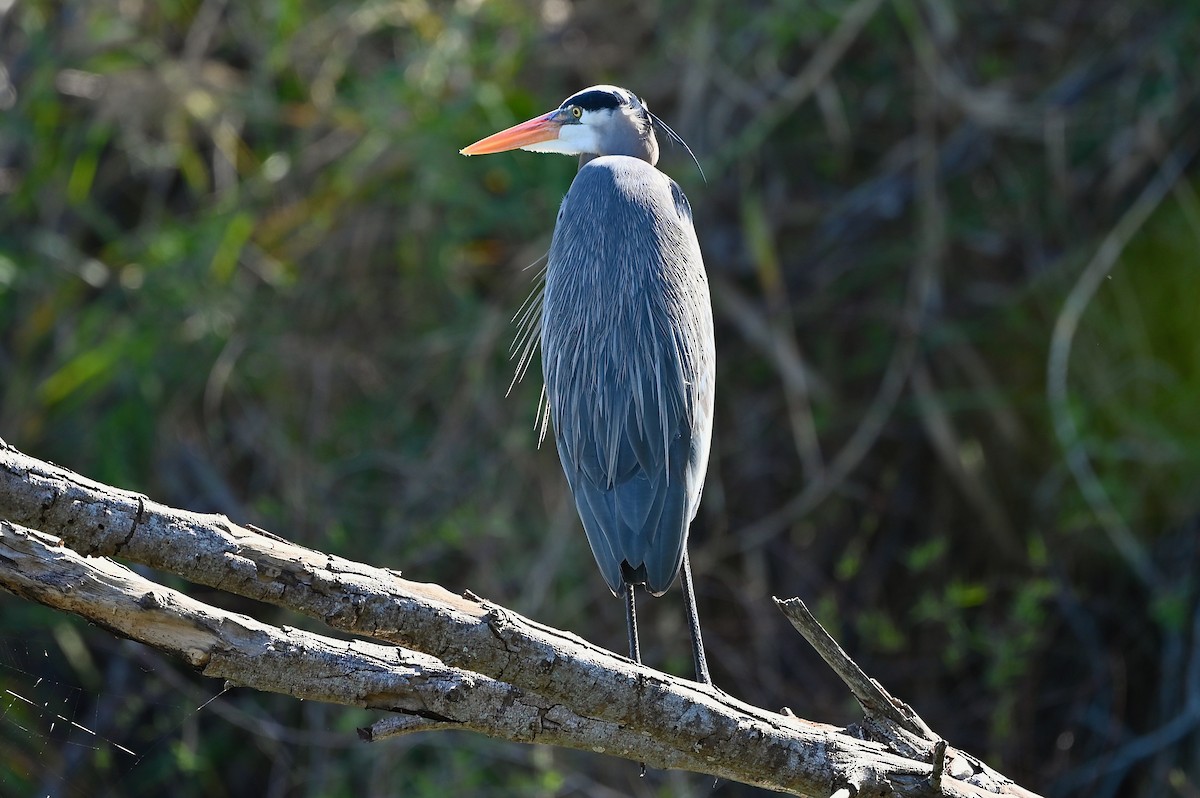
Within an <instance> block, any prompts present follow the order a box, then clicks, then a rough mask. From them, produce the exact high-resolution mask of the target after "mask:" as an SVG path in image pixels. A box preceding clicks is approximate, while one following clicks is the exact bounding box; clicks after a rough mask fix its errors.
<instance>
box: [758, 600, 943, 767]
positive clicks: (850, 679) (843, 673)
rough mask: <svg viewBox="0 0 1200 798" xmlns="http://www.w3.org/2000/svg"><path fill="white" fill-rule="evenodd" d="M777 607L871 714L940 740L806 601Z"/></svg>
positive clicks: (933, 740)
mask: <svg viewBox="0 0 1200 798" xmlns="http://www.w3.org/2000/svg"><path fill="white" fill-rule="evenodd" d="M775 604H776V606H778V607H779V609H780V610H781V611H782V612H783V614H784V615H785V616H787V619H788V620H789V621H791V623H792V626H794V627H796V631H798V632H800V634H802V635H803V636H804V639H805V640H807V641H808V643H809V645H811V646H812V647H813V648H814V649H816V651H817V653H818V654H820V655H821V659H823V660H825V664H826V665H828V666H829V667H830V668H832V669H833V672H834V673H836V674H837V675H838V678H840V679H841V680H842V681H843V682H845V683H846V686H847V687H848V688H850V692H851V693H853V694H854V697H855V698H856V699H858V703H859V704H861V705H862V708H863V710H864V711H865V712H866V713H867V714H868V715H876V716H879V717H883V718H887V719H888V720H890V721H892V722H893V723H895V724H896V725H898V726H900V727H901V728H902V729H905V730H907V731H910V732H912V733H913V734H916V735H919V736H921V737H923V738H925V739H926V740H928V741H929V742H931V743H932V742H935V741H936V740H938V739H940V738H939V737H938V736H937V735H936V734H934V733H933V731H932V730H931V729H930V728H929V726H927V725H926V724H925V721H923V720H921V717H920V716H919V715H918V714H917V713H916V712H914V711H913V709H912V707H910V706H908V705H907V704H905V703H904V702H903V701H900V700H898V699H896V698H894V697H893V696H892V695H891V693H889V692H888V691H887V690H885V689H883V687H882V686H881V685H880V684H879V682H877V681H875V680H874V679H872V678H871V677H869V676H867V674H866V673H865V672H864V671H863V669H862V668H860V667H859V665H858V663H857V662H855V661H854V660H853V659H851V658H850V655H848V654H847V653H846V652H845V650H843V649H842V647H841V646H840V645H838V642H837V641H836V640H834V639H833V637H832V636H831V635H830V634H829V632H827V631H825V627H824V626H822V625H821V622H820V621H818V620H817V619H816V617H815V616H814V615H813V614H812V612H811V611H810V610H809V609H808V607H807V606H805V604H804V602H803V601H801V600H800V599H798V598H790V599H780V598H775Z"/></svg>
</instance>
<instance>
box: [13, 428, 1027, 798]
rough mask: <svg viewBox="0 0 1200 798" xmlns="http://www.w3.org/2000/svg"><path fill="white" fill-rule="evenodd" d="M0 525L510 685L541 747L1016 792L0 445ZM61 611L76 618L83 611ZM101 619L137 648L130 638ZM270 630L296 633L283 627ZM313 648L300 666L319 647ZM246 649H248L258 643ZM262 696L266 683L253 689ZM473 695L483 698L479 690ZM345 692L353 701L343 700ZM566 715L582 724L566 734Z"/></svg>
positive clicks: (856, 782)
mask: <svg viewBox="0 0 1200 798" xmlns="http://www.w3.org/2000/svg"><path fill="white" fill-rule="evenodd" d="M0 519H7V520H8V521H10V522H12V523H13V524H19V525H23V526H27V527H31V528H34V529H36V530H40V531H41V532H43V533H47V534H50V535H54V536H57V537H59V538H61V539H62V540H63V541H64V542H65V543H66V545H67V546H69V547H70V548H71V549H74V550H75V551H77V552H79V553H82V554H85V555H88V556H90V557H100V558H106V557H121V558H124V559H128V560H131V561H134V562H138V563H142V564H144V565H149V566H152V567H155V568H158V569H162V570H165V571H169V572H171V573H174V574H176V575H179V576H182V577H184V578H186V579H188V580H191V581H194V582H198V583H201V584H205V585H209V586H212V587H216V588H219V589H222V590H225V591H228V592H231V593H235V594H238V595H242V596H246V597H249V598H254V599H258V600H260V601H266V602H269V603H271V604H275V605H277V606H280V607H286V608H288V609H291V610H293V611H296V612H298V613H301V614H304V615H308V616H310V617H314V618H318V619H320V620H322V621H324V622H325V623H326V624H328V625H329V626H331V627H333V628H335V629H338V630H341V631H343V632H349V633H353V634H356V635H360V636H364V637H370V638H374V639H377V640H384V641H388V642H392V643H397V644H399V645H401V646H404V647H406V648H408V649H413V650H415V651H416V652H423V653H424V654H427V655H430V656H431V657H434V658H436V660H434V661H435V662H436V661H440V663H439V665H440V666H441V667H443V668H445V669H446V671H445V672H446V674H452V675H455V678H457V679H459V680H460V681H461V680H463V679H466V678H468V676H469V677H471V678H474V679H477V680H480V681H477V682H472V684H480V685H490V686H494V689H495V690H496V691H499V692H500V693H503V691H505V690H518V691H520V692H521V695H523V696H527V697H526V699H525V703H526V704H527V705H528V706H532V707H539V708H542V709H545V710H546V711H547V712H548V713H549V712H558V711H559V710H560V709H561V710H562V711H563V712H565V713H566V714H565V715H563V716H562V717H563V720H559V718H558V716H557V715H553V714H547V715H544V716H542V720H541V722H542V723H543V728H541V730H540V731H539V735H545V734H546V733H547V732H546V729H545V728H544V725H545V723H546V721H550V722H551V723H553V724H557V731H556V733H560V734H561V735H562V736H561V737H555V738H554V739H550V738H548V737H545V736H539V737H538V738H537V739H538V740H539V741H542V742H554V744H559V745H569V746H571V747H577V748H590V749H592V750H595V748H596V747H597V746H596V744H595V740H594V738H590V737H588V730H589V729H592V728H594V727H593V726H591V725H590V724H591V723H592V722H595V723H600V724H608V726H607V728H610V729H611V728H617V729H620V730H621V732H622V734H621V735H610V736H609V737H608V738H607V739H608V740H609V742H608V743H606V744H604V748H605V751H606V752H607V753H613V754H616V755H618V756H623V757H626V758H628V759H632V760H635V761H642V762H646V763H647V764H649V765H652V766H655V767H662V768H685V769H688V770H694V771H697V772H702V773H708V774H711V775H714V776H718V777H720V778H726V779H730V780H733V781H739V782H743V783H747V784H754V785H758V786H762V787H767V788H770V789H775V790H779V791H783V792H791V793H794V794H798V795H821V796H824V795H829V794H830V793H832V792H834V791H835V790H837V789H839V788H842V787H846V788H849V789H850V790H851V792H852V793H853V794H856V795H906V796H934V795H939V796H982V795H988V794H996V793H1001V792H1004V793H1009V794H1024V795H1029V794H1030V793H1027V792H1025V791H1023V790H1021V788H1019V787H1017V786H1016V785H1014V784H1012V782H1010V781H1008V780H1006V779H1003V777H999V778H997V775H996V774H994V773H993V772H991V771H988V770H984V769H978V770H977V769H974V768H969V767H968V768H961V767H960V768H958V769H957V770H956V769H955V768H954V767H947V769H946V771H945V772H944V773H942V774H939V775H940V776H941V778H940V779H937V780H936V783H935V780H932V779H931V778H930V776H931V775H932V774H933V768H932V761H931V760H930V759H928V758H926V757H924V756H922V757H921V759H913V758H910V757H911V756H913V755H918V756H919V755H920V752H919V750H918V749H915V748H914V749H912V750H910V751H908V752H907V753H908V756H902V755H899V754H897V753H894V752H892V751H889V750H888V749H887V748H886V747H885V746H884V745H882V744H880V743H878V742H874V741H869V740H863V739H860V738H858V737H856V736H854V735H853V734H851V733H848V732H847V731H846V730H842V729H838V728H835V727H832V726H828V725H824V724H819V723H813V722H810V721H806V720H802V719H799V718H796V717H794V716H790V715H784V714H779V713H776V712H772V711H769V710H765V709H761V708H758V707H753V706H750V705H748V704H745V703H743V702H741V701H738V700H736V699H734V698H732V697H731V696H728V695H726V694H724V693H723V692H721V691H719V690H713V689H711V688H705V687H703V686H701V685H699V684H696V683H694V682H689V681H686V680H683V679H679V678H676V677H673V676H670V675H667V674H664V673H660V672H658V671H654V670H652V669H649V668H645V667H639V666H635V665H634V664H633V663H632V662H630V661H629V660H627V659H625V658H624V657H620V656H618V655H616V654H613V653H611V652H608V651H605V650H603V649H601V648H598V647H596V646H594V645H592V644H590V643H588V642H587V641H585V640H582V639H581V638H579V637H577V636H575V635H573V634H570V633H567V632H562V631H558V630H555V629H552V628H549V627H546V626H542V625H540V624H537V623H535V622H533V621H530V620H528V619H526V618H523V617H521V616H520V615H517V614H516V613H513V612H510V611H508V610H506V609H504V608H503V607H500V606H498V605H495V604H492V603H490V602H487V601H484V600H482V599H479V598H478V597H476V596H474V595H472V594H470V593H465V594H464V595H462V596H459V595H455V594H453V593H451V592H449V591H447V590H445V589H444V588H441V587H439V586H437V585H429V584H422V583H417V582H412V581H409V580H405V579H402V578H401V577H400V576H399V574H398V573H397V572H395V571H389V570H385V569H379V568H373V567H371V566H368V565H364V564H361V563H356V562H353V561H350V560H346V559H343V558H340V557H336V556H332V555H328V554H324V553H322V552H319V551H314V550H311V549H307V548H304V547H301V546H296V545H294V544H291V543H288V542H287V541H285V540H283V539H281V538H278V537H275V536H274V535H270V534H267V533H263V532H262V531H261V530H257V529H254V528H248V527H243V526H239V525H236V524H233V523H231V522H230V521H229V520H228V519H227V518H225V517H223V516H216V515H203V514H198V513H189V512H186V511H182V510H177V509H173V508H170V507H166V506H164V505H161V504H158V503H156V502H153V501H150V500H149V499H146V498H145V497H142V496H139V495H137V494H133V493H129V492H126V491H121V490H117V489H114V488H111V487H109V486H106V485H102V484H99V483H96V482H93V481H91V480H88V479H85V478H83V477H80V476H78V475H76V474H73V473H72V472H70V471H67V470H65V469H62V468H59V467H57V466H53V465H51V464H49V463H44V462H42V461H39V460H36V459H34V458H31V457H28V456H26V455H23V454H21V453H20V452H17V451H16V450H14V449H12V448H11V447H2V448H0ZM8 529H9V530H11V531H9V532H8V535H10V536H16V535H17V534H18V533H19V532H21V530H19V529H18V528H17V527H16V526H11V525H10V527H9V528H8ZM23 534H26V535H28V533H23ZM60 551H61V550H60ZM52 559H53V561H54V562H57V563H59V564H60V565H61V564H64V563H67V562H71V564H72V566H71V567H73V568H78V567H79V563H80V562H82V563H87V564H93V563H99V562H105V560H103V559H99V560H80V561H79V562H75V561H72V560H69V559H64V558H62V557H59V558H56V559H54V558H52ZM13 562H14V558H11V557H8V556H7V555H5V554H3V553H0V571H4V572H6V573H7V572H11V571H12V570H14V567H15V566H14V565H13ZM110 566H111V567H112V568H120V566H116V565H115V564H111V563H109V564H108V565H106V566H104V569H108V568H109V567H110ZM46 567H49V566H46ZM103 573H109V571H108V570H104V571H103ZM125 573H128V572H127V571H126V572H125ZM7 578H8V577H7V576H6V581H7ZM90 578H96V577H90ZM38 584H41V585H43V592H42V593H40V594H39V593H36V592H29V591H28V590H25V591H24V592H21V593H20V594H21V595H24V596H26V597H27V598H31V599H32V600H38V601H41V600H43V599H44V598H46V597H47V596H48V594H47V593H45V592H44V591H46V590H51V591H52V590H53V585H54V584H55V582H54V580H53V579H50V578H46V579H43V580H41V581H40V582H39V583H38ZM59 584H66V585H70V584H71V583H70V582H65V583H59ZM10 589H11V588H10ZM72 589H73V588H68V590H67V592H70V591H71V590H72ZM156 590H165V588H156ZM151 594H152V595H155V596H157V595H158V594H157V593H154V592H153V591H151ZM39 595H40V596H41V598H39V597H38V596H39ZM163 595H170V594H163ZM183 598H186V597H183ZM155 601H157V599H155ZM43 603H49V602H48V601H47V602H43ZM203 607H204V605H199V608H197V607H192V606H191V605H185V604H183V603H181V602H179V601H178V600H177V599H175V598H174V597H172V598H171V600H170V601H168V602H166V603H160V606H159V608H158V609H159V611H161V612H168V611H169V612H172V613H177V614H182V615H185V616H188V618H190V619H191V620H184V621H181V623H182V624H183V625H184V626H185V627H186V626H187V624H189V623H192V624H194V623H196V621H195V618H194V617H192V615H191V614H190V613H192V611H193V610H195V611H196V612H201V609H200V608H203ZM64 609H70V611H73V612H78V613H80V614H84V612H82V611H81V610H83V609H84V608H83V607H70V608H68V607H64ZM209 610H211V608H208V610H204V612H207V611H209ZM106 611H108V610H107V609H106V605H104V603H103V602H101V603H100V604H99V605H97V606H92V607H90V608H89V609H87V612H92V613H94V614H98V615H100V616H101V617H103V613H104V612H106ZM87 617H92V615H88V616H87ZM131 617H132V618H133V619H134V620H137V619H139V618H145V617H148V616H141V615H138V614H134V615H133V616H131ZM155 617H157V616H155ZM200 617H202V618H204V617H209V616H205V615H203V614H201V616H200ZM245 620H246V621H249V620H250V619H245ZM107 625H110V627H111V628H114V629H115V630H116V631H118V632H119V633H121V634H125V635H127V636H131V637H134V638H135V639H144V638H143V637H139V635H143V634H144V633H143V632H140V631H139V630H138V629H137V628H130V629H124V628H122V629H117V628H116V627H115V626H112V625H111V624H107ZM201 626H203V624H201ZM135 627H136V624H135ZM250 628H251V627H247V629H250ZM265 629H266V627H263V626H262V625H258V626H254V627H253V630H254V634H256V635H264V634H266V633H267V632H266V631H265ZM280 633H282V634H285V635H288V636H291V635H295V634H296V633H295V631H294V630H284V631H282V632H280ZM247 634H249V632H247ZM206 639H207V638H206ZM258 639H259V640H260V642H261V640H263V639H265V638H258ZM284 639H293V640H294V639H296V638H294V637H288V638H284ZM146 642H150V641H149V640H147V641H146ZM313 645H314V648H313V649H312V651H313V652H314V656H316V653H317V652H320V651H323V650H324V649H320V647H319V646H316V644H315V643H314V644H313ZM208 650H210V649H208ZM259 650H260V651H262V650H263V649H262V648H261V646H260V648H259ZM347 651H348V652H350V653H355V652H354V651H353V650H352V649H347ZM364 651H367V650H364ZM369 651H371V652H373V651H374V650H373V649H371V650H369ZM357 653H359V654H361V653H362V652H357ZM410 654H411V655H412V656H419V655H417V654H415V653H414V652H397V653H395V654H393V655H392V656H394V657H397V658H399V659H398V660H397V661H398V663H399V664H398V667H399V668H400V670H401V675H400V676H399V677H397V678H403V674H404V673H406V672H407V671H405V670H404V669H405V668H410V669H411V667H412V661H406V660H404V657H406V656H408V655H410ZM259 656H263V655H262V654H260V655H259ZM208 657H209V658H208V659H205V660H203V662H201V661H200V660H197V659H196V657H195V656H188V655H186V654H185V655H184V658H185V659H187V660H188V661H189V662H191V663H192V664H193V665H195V666H197V667H203V668H205V669H207V668H209V667H211V662H212V660H211V653H210V654H209V655H208ZM406 663H407V664H406ZM420 663H422V664H421V667H423V668H425V667H429V668H431V667H433V665H432V664H431V663H429V662H427V661H426V660H425V659H421V660H420ZM318 671H319V669H318ZM205 672H208V671H207V670H206V671H205ZM214 675H215V674H214ZM225 678H229V677H225ZM243 683H246V682H243ZM439 684H441V683H439ZM444 684H445V685H449V684H450V682H445V683H444ZM263 689H273V688H271V687H270V686H266V685H264V686H263ZM450 689H451V688H450V687H449V686H446V687H445V690H446V692H445V693H444V695H443V698H444V699H445V700H449V699H448V696H449V695H450V692H449V691H450ZM480 689H481V691H483V692H485V693H486V691H487V689H492V687H488V688H486V689H485V688H480ZM349 695H352V696H357V695H358V694H357V693H354V692H353V691H352V690H351V691H350V693H349ZM508 695H510V696H511V695H512V693H508ZM327 700H334V699H327ZM348 703H353V702H348ZM360 705H363V704H360ZM371 705H372V706H375V704H371ZM390 708H391V709H394V710H396V711H399V712H402V713H403V712H406V711H408V710H410V707H408V706H407V705H397V706H396V707H390ZM408 714H410V715H411V711H409V712H408ZM439 717H440V715H439ZM445 717H453V718H454V719H455V724H462V725H466V726H467V727H468V728H473V729H475V730H477V731H481V732H483V733H486V734H493V735H495V736H499V737H505V738H507V739H513V740H518V741H528V740H529V739H530V737H529V733H528V732H527V731H526V732H523V733H521V734H517V733H516V732H514V731H512V730H511V729H508V730H506V729H507V728H508V727H505V728H503V729H502V728H500V727H498V726H496V725H495V724H490V723H489V722H488V721H487V719H486V718H479V717H473V716H469V715H468V714H467V713H459V714H452V715H446V716H445ZM572 718H578V719H581V720H580V721H579V723H578V725H573V724H574V723H575V722H574V721H572V720H570V719H572ZM424 720H425V721H429V720H436V718H429V717H425V718H424ZM585 720H586V721H588V723H584V722H583V721H585ZM400 725H401V727H402V729H403V728H408V729H413V730H415V729H418V728H419V729H426V728H439V727H440V726H439V725H438V724H433V725H430V724H428V723H415V722H413V721H409V722H401V723H400ZM459 727H460V728H461V727H462V726H461V725H459ZM380 731H381V732H383V731H386V730H384V729H381V730H380ZM860 733H861V732H860ZM635 743H636V744H635ZM643 743H644V745H643ZM947 756H948V761H949V762H951V763H952V764H953V763H955V762H958V761H961V762H967V761H969V760H967V759H966V758H961V759H956V758H955V757H954V756H953V750H952V749H951V752H950V753H949V754H948V755H947ZM922 760H924V761H922Z"/></svg>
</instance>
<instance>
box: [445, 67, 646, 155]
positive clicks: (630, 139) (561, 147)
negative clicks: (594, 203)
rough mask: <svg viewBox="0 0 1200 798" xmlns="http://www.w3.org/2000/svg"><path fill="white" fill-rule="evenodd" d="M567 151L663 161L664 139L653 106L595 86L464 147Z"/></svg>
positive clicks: (480, 151) (473, 150)
mask: <svg viewBox="0 0 1200 798" xmlns="http://www.w3.org/2000/svg"><path fill="white" fill-rule="evenodd" d="M515 149H522V150H529V151H530V152H558V153H562V154H563V155H582V156H585V158H586V157H587V156H592V157H595V156H598V155H631V156H633V157H635V158H641V159H642V160H644V161H648V162H649V163H650V164H651V165H653V164H656V163H658V140H657V139H655V137H654V122H653V117H652V116H651V114H650V109H649V108H647V107H646V104H645V103H643V102H642V101H641V100H640V99H638V97H637V95H635V94H634V93H633V92H631V91H629V90H628V89H622V88H620V87H618V86H592V87H590V88H587V89H584V90H583V91H580V92H576V93H575V94H572V95H571V96H570V97H568V98H567V99H565V100H563V102H562V105H560V106H558V107H557V108H555V109H554V110H553V111H551V112H550V113H547V114H542V115H541V116H538V117H534V118H533V119H530V120H529V121H528V122H522V123H521V124H519V125H514V126H513V127H510V128H508V129H507V130H501V131H500V132H499V133H493V134H492V135H490V136H488V137H487V138H485V139H482V140H480V141H477V142H475V143H474V144H472V145H471V146H469V147H464V148H463V149H462V150H460V152H462V154H463V155H484V154H487V153H492V152H504V151H506V150H515Z"/></svg>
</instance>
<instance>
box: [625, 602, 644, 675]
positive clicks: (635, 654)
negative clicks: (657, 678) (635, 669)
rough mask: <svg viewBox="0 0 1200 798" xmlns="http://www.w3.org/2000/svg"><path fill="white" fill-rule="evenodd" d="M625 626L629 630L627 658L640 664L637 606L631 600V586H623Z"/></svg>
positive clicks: (640, 650)
mask: <svg viewBox="0 0 1200 798" xmlns="http://www.w3.org/2000/svg"><path fill="white" fill-rule="evenodd" d="M625 625H626V626H627V627H628V628H629V658H630V659H631V660H633V661H634V662H636V663H637V664H638V665H641V664H642V647H641V645H640V644H639V643H638V633H637V606H636V605H635V603H634V600H633V585H631V584H628V583H626V585H625Z"/></svg>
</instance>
